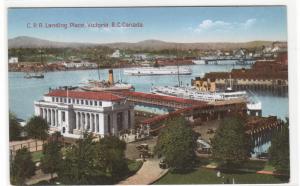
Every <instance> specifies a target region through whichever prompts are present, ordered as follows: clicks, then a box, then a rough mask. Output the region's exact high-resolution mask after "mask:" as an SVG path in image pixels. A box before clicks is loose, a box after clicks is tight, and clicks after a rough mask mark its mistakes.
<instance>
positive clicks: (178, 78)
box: [176, 47, 180, 87]
mask: <svg viewBox="0 0 300 186" xmlns="http://www.w3.org/2000/svg"><path fill="white" fill-rule="evenodd" d="M176 48H177V57H176V62H177V80H178V87H180V77H179V62H178V59H179V56H178V47H176Z"/></svg>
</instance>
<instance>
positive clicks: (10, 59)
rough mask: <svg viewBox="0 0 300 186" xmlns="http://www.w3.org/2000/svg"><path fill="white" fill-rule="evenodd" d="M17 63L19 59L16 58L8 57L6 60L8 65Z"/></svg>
mask: <svg viewBox="0 0 300 186" xmlns="http://www.w3.org/2000/svg"><path fill="white" fill-rule="evenodd" d="M18 62H19V58H17V57H10V58H9V59H8V63H10V64H14V63H18Z"/></svg>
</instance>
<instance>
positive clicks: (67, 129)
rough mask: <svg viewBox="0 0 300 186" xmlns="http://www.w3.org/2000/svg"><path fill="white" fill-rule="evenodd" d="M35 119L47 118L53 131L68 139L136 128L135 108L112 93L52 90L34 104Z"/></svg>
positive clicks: (111, 133)
mask: <svg viewBox="0 0 300 186" xmlns="http://www.w3.org/2000/svg"><path fill="white" fill-rule="evenodd" d="M34 107H35V115H37V116H40V117H42V118H44V119H45V120H46V121H47V123H48V124H49V127H50V130H51V131H60V132H61V134H62V135H63V136H66V137H75V138H76V137H80V136H81V135H82V134H83V132H85V131H87V132H92V133H94V134H95V135H100V136H105V135H119V133H120V132H121V131H123V130H126V129H131V128H134V111H133V106H132V105H131V104H129V103H128V102H127V101H126V98H124V97H121V96H118V95H115V94H113V93H110V92H84V91H70V90H62V89H57V90H51V91H49V93H48V94H45V95H44V97H43V100H40V101H35V102H34Z"/></svg>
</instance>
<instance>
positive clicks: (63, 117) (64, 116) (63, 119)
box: [61, 112, 66, 122]
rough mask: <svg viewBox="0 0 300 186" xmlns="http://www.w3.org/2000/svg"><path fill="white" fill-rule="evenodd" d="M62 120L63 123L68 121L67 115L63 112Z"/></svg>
mask: <svg viewBox="0 0 300 186" xmlns="http://www.w3.org/2000/svg"><path fill="white" fill-rule="evenodd" d="M61 119H62V121H63V122H65V121H66V113H65V112H61Z"/></svg>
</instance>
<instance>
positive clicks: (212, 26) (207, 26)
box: [193, 19, 256, 32]
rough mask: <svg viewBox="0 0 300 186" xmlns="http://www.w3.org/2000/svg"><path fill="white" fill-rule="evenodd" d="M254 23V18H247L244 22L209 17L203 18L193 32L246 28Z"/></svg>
mask: <svg viewBox="0 0 300 186" xmlns="http://www.w3.org/2000/svg"><path fill="white" fill-rule="evenodd" d="M255 23H256V19H248V20H246V21H245V22H225V21H222V20H217V21H213V20H210V19H206V20H203V21H202V22H201V23H200V24H199V25H198V26H197V27H196V28H194V29H193V31H195V32H202V31H206V30H207V31H228V30H231V29H241V28H243V29H247V28H250V27H252V26H253V25H254V24H255Z"/></svg>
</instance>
